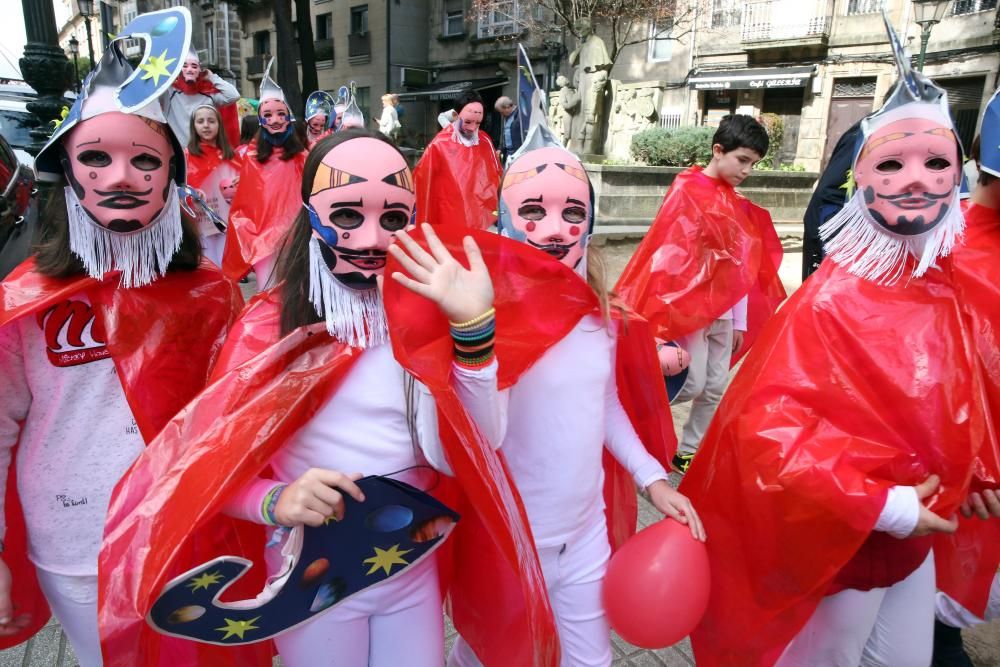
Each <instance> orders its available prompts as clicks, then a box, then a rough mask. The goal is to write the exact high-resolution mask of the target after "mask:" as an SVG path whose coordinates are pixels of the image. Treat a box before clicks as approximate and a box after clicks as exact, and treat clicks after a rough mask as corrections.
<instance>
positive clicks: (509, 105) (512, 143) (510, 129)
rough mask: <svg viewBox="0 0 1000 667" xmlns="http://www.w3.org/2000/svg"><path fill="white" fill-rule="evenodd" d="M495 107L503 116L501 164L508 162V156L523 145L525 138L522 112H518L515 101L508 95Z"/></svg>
mask: <svg viewBox="0 0 1000 667" xmlns="http://www.w3.org/2000/svg"><path fill="white" fill-rule="evenodd" d="M493 108H494V109H496V110H497V111H498V112H499V113H500V115H501V116H503V122H502V123H501V129H500V164H507V160H508V158H510V156H511V155H513V154H514V153H516V152H517V149H518V148H520V147H521V140H522V139H523V136H522V132H521V114H520V113H518V109H517V106H516V105H515V104H514V101H513V100H512V99H510V98H509V97H507V96H506V95H505V96H503V97H501V98H500V99H498V100H497V101H496V104H494V105H493Z"/></svg>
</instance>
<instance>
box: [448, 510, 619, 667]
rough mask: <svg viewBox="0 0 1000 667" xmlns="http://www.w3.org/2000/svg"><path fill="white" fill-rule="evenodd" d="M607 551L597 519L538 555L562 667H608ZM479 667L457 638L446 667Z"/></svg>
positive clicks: (604, 533)
mask: <svg viewBox="0 0 1000 667" xmlns="http://www.w3.org/2000/svg"><path fill="white" fill-rule="evenodd" d="M610 557H611V546H610V544H608V529H607V526H606V524H605V521H604V517H603V512H602V513H601V519H600V520H599V521H595V522H593V523H592V525H590V526H588V527H587V528H585V529H584V530H582V531H580V532H579V533H578V534H577V537H575V538H574V539H571V540H570V541H569V542H567V543H566V544H560V545H558V546H554V547H546V548H542V549H539V550H538V558H539V561H540V562H541V565H542V573H543V574H544V575H545V587H546V588H547V589H548V593H549V602H551V604H552V611H553V612H554V613H555V617H556V626H557V627H558V629H559V647H560V649H561V653H562V661H561V662H560V663H559V664H560V667H608V665H610V664H611V657H612V656H611V630H610V628H609V627H608V619H607V617H606V616H605V615H604V605H603V604H602V603H601V586H602V584H603V582H604V573H605V572H606V571H607V569H608V559H609V558H610ZM481 664H482V663H481V662H480V661H479V660H478V659H477V658H476V655H475V653H473V651H472V649H471V648H470V647H469V645H468V644H467V643H466V642H465V641H464V640H463V639H462V638H461V637H459V638H458V640H457V641H456V642H455V647H454V648H453V649H452V651H451V655H449V656H448V667H478V666H479V665H481Z"/></svg>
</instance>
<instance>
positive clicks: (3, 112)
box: [0, 84, 76, 167]
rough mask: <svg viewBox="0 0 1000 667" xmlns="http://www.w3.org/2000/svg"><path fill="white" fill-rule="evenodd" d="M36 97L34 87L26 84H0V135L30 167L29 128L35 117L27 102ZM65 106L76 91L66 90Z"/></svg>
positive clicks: (31, 163) (30, 128)
mask: <svg viewBox="0 0 1000 667" xmlns="http://www.w3.org/2000/svg"><path fill="white" fill-rule="evenodd" d="M35 97H37V93H35V89H34V88H32V87H31V86H27V85H20V86H18V85H11V84H3V85H0V136H2V137H3V138H4V139H6V140H7V143H9V144H10V146H11V147H12V148H13V149H14V152H15V153H16V154H17V157H18V159H19V160H21V161H22V162H23V163H24V164H26V165H28V166H29V167H31V166H32V165H34V163H35V159H34V158H33V157H32V156H31V154H30V153H28V147H29V146H31V144H32V143H33V142H34V139H33V138H32V137H31V134H30V133H31V130H32V128H34V127H35V125H36V119H35V117H34V115H32V114H31V112H29V111H28V102H31V101H32V100H33V99H35ZM65 97H66V104H67V106H68V105H70V104H72V103H73V99H75V98H76V93H73V92H67V93H66V95H65Z"/></svg>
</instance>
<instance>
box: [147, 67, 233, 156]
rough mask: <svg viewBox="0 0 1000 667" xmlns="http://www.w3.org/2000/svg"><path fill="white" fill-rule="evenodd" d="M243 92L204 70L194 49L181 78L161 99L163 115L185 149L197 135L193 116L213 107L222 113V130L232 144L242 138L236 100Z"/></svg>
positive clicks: (176, 80) (177, 79)
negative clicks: (203, 109)
mask: <svg viewBox="0 0 1000 667" xmlns="http://www.w3.org/2000/svg"><path fill="white" fill-rule="evenodd" d="M239 99H240V93H239V91H238V90H236V88H235V87H234V86H233V84H231V83H229V82H227V81H226V80H224V79H223V78H222V77H220V76H219V75H218V74H215V73H214V72H212V71H211V70H207V69H203V68H202V66H201V60H200V59H199V58H198V53H197V52H196V51H195V50H194V49H191V50H190V51H188V53H187V55H186V56H185V57H184V64H183V66H182V67H181V75H180V76H178V77H177V78H176V79H174V83H173V85H172V86H171V87H170V88H169V89H167V91H166V94H165V95H164V96H163V97H162V98H161V103H162V105H163V113H164V114H165V115H166V117H167V123H168V124H169V125H170V128H171V129H172V130H173V131H174V134H176V135H177V140H178V141H180V142H181V146H187V145H188V143H189V142H190V141H191V135H192V134H193V133H192V132H191V129H190V122H191V116H193V115H194V111H195V109H197V108H198V107H200V106H203V105H206V104H207V105H210V106H213V107H215V108H216V109H218V110H219V114H220V116H221V118H222V123H221V126H222V131H223V132H224V133H225V134H226V138H227V139H228V140H229V143H230V144H233V143H236V142H237V141H238V140H239V136H240V127H239V120H240V119H239V113H238V111H237V109H236V101H237V100H239Z"/></svg>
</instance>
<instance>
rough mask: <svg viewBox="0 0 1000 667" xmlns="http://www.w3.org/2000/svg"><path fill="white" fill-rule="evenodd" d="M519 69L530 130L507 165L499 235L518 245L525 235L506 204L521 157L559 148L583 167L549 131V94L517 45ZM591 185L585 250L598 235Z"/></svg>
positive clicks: (521, 106) (520, 104)
mask: <svg viewBox="0 0 1000 667" xmlns="http://www.w3.org/2000/svg"><path fill="white" fill-rule="evenodd" d="M517 65H518V67H517V70H518V79H517V99H518V113H520V114H522V116H521V122H522V128H523V127H527V131H526V132H525V134H524V142H523V143H522V144H521V147H520V148H518V149H517V151H516V152H515V153H514V154H513V155H512V156H511V157H510V158H509V160H508V162H507V164H506V165H505V170H504V176H503V178H502V179H501V181H500V183H501V185H500V201H499V206H498V216H497V231H498V232H499V233H500V234H501V235H502V236H507V237H509V238H512V239H515V240H518V241H525V240H526V236H525V234H524V233H523V232H521V231H520V230H518V229H517V228H515V227H514V225H513V224H512V222H511V215H510V209H508V208H507V205H506V203H504V200H503V184H504V183H505V182H506V180H507V176H508V174H509V173H511V170H512V169H513V168H514V165H515V164H516V163H517V161H518V160H519V159H520V158H521V157H523V156H524V155H526V154H527V153H530V152H531V151H533V150H537V149H539V148H558V149H560V150H563V151H566V156H567V158H568V160H572V162H574V163H579V162H580V160H579V159H578V158H577V157H576V156H575V155H573V154H572V153H571V152H569V151H568V150H566V147H565V146H563V143H562V141H560V140H559V139H558V137H556V135H555V134H554V133H553V132H552V130H550V129H549V122H548V116H547V115H546V113H545V107H546V101H545V92H544V91H543V90H542V89H541V87H540V86H539V85H538V81H537V79H536V78H535V73H534V70H533V69H532V67H531V61H530V60H529V59H528V54H527V52H526V51H525V50H524V46H522V45H521V44H518V45H517ZM525 116H527V125H525V124H524V121H525ZM587 183H588V185H589V186H590V219H589V220H588V221H587V233H586V234H584V235H582V236H581V237H580V243H581V244H583V245H584V246H586V244H587V242H588V240H589V238H590V235H591V234H593V232H594V216H595V214H596V211H595V205H594V204H595V201H594V200H595V198H594V184H593V183H591V182H590V177H589V176H588V177H587Z"/></svg>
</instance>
